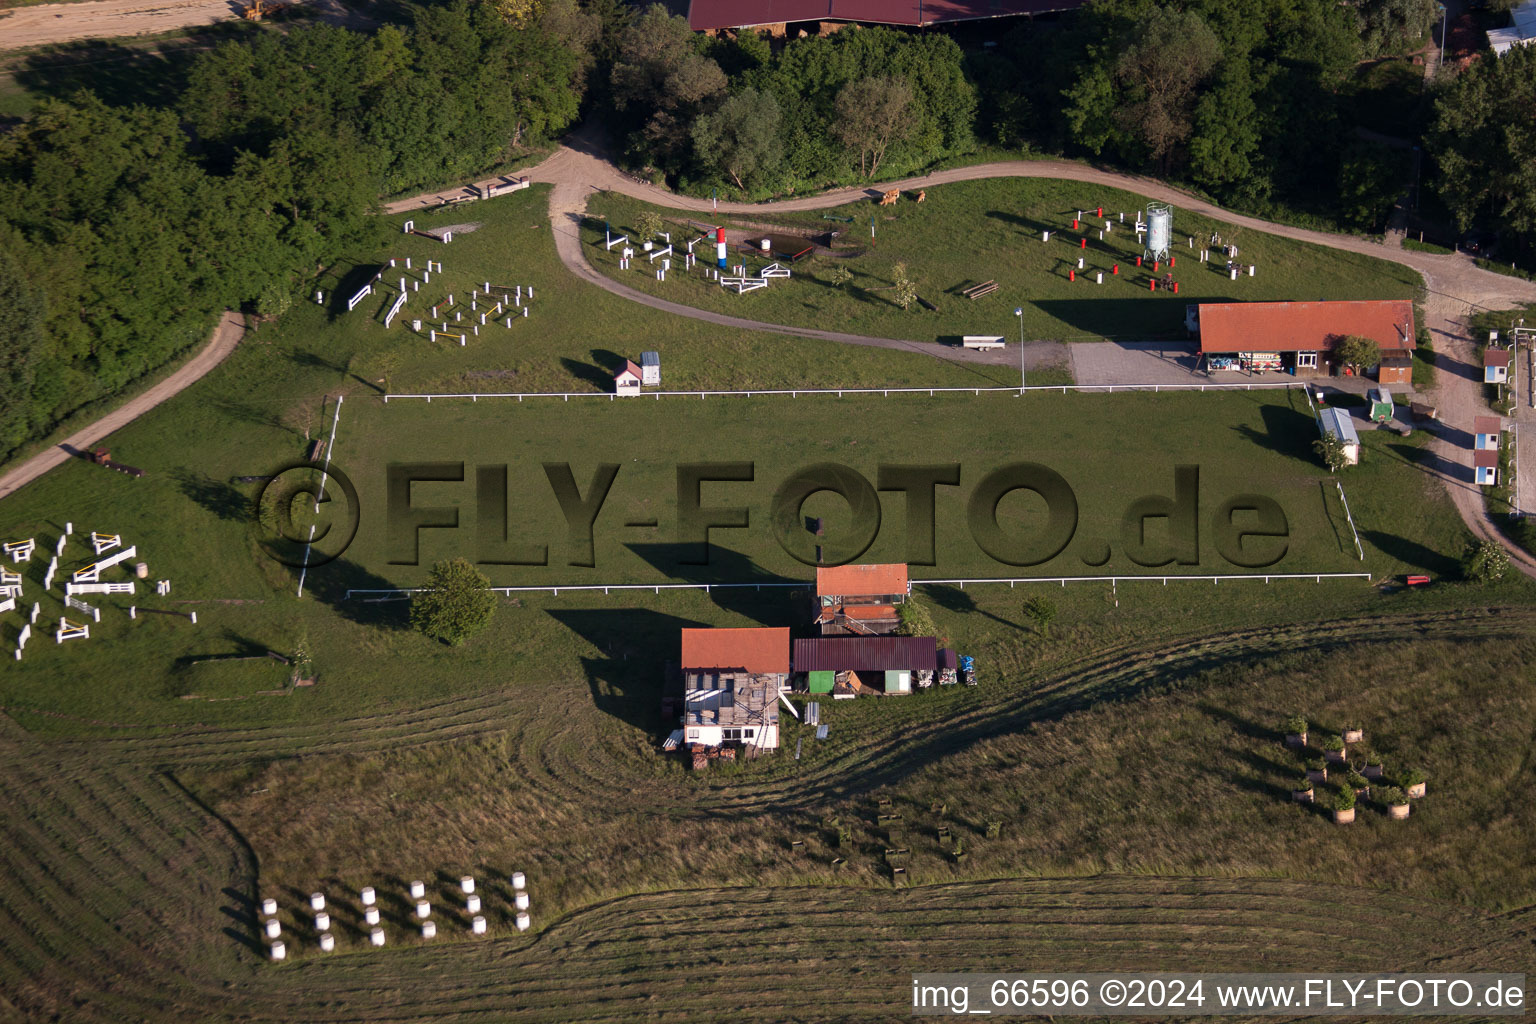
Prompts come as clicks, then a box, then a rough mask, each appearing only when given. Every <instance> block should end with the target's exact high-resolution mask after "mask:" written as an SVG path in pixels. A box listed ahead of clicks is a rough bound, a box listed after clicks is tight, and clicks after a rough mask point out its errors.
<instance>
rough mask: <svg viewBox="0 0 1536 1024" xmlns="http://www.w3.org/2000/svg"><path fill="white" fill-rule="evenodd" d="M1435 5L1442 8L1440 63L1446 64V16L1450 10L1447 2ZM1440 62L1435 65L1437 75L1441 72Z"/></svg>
mask: <svg viewBox="0 0 1536 1024" xmlns="http://www.w3.org/2000/svg"><path fill="white" fill-rule="evenodd" d="M1435 6H1436V7H1438V8H1440V64H1444V63H1445V18H1446V15H1447V14H1448V13H1449V12H1448V11H1447V10H1446V7H1445V4H1436V5H1435ZM1440 64H1436V65H1435V74H1436V75H1438V74H1440Z"/></svg>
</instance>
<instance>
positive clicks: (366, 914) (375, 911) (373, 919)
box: [363, 907, 379, 924]
mask: <svg viewBox="0 0 1536 1024" xmlns="http://www.w3.org/2000/svg"><path fill="white" fill-rule="evenodd" d="M363 920H364V921H366V922H368V923H369V924H378V923H379V908H378V907H369V908H368V909H367V910H365V911H363Z"/></svg>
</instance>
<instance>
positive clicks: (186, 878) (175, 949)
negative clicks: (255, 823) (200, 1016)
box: [0, 759, 250, 1020]
mask: <svg viewBox="0 0 1536 1024" xmlns="http://www.w3.org/2000/svg"><path fill="white" fill-rule="evenodd" d="M4 790H5V806H6V811H5V813H4V816H3V821H4V826H3V839H4V842H3V847H4V848H3V850H0V871H3V872H4V873H5V876H6V878H7V885H6V886H5V887H3V889H4V893H3V897H0V899H3V902H4V907H5V911H6V921H5V924H4V926H3V927H0V947H3V949H4V953H3V955H0V963H3V964H5V965H6V966H5V967H4V968H0V991H3V992H4V994H5V997H6V998H7V999H8V1000H9V1001H11V1002H12V1003H14V1004H16V1005H18V1006H25V1007H29V1008H30V1011H31V1012H34V1013H37V1014H39V1015H43V1016H46V1015H48V1014H49V1013H53V1012H58V1010H59V1009H60V1008H61V1007H68V1013H67V1014H66V1016H67V1017H68V1018H69V1019H91V1018H95V1019H103V1020H138V1019H146V1018H152V1017H153V1016H155V1014H156V1013H158V1012H159V1010H149V1009H146V1008H164V1009H166V1010H175V1011H184V1012H185V1013H187V1014H189V1015H190V1014H195V1013H197V1011H198V1008H199V1007H200V1006H202V1005H204V1004H205V1002H206V1000H207V999H208V998H209V997H210V996H212V995H215V994H217V993H218V992H220V991H222V989H223V985H222V979H221V978H220V977H218V976H217V974H216V973H215V972H213V971H211V970H210V969H209V967H210V965H215V964H216V965H220V967H221V968H227V967H228V966H229V965H232V964H233V963H234V962H235V955H236V952H237V950H239V949H240V948H241V946H240V945H239V944H238V942H235V941H232V938H231V936H230V935H227V934H224V933H223V930H224V929H226V928H233V929H234V934H235V936H237V937H242V938H244V937H247V933H248V931H249V926H248V925H247V924H245V923H244V922H242V921H241V920H240V917H239V916H238V908H237V907H234V908H229V912H225V911H221V905H223V906H225V907H228V905H229V904H230V902H231V900H230V897H229V896H228V895H227V894H226V892H224V891H221V890H227V889H230V887H231V886H233V885H237V884H242V883H245V882H246V881H247V880H248V878H249V876H250V871H249V865H246V866H245V867H244V869H243V870H242V868H241V865H240V863H239V858H240V854H239V851H238V849H237V847H236V844H235V843H234V842H233V841H232V837H230V836H229V833H228V831H227V829H223V828H222V826H219V825H218V824H217V823H216V822H215V821H214V820H213V819H211V818H210V817H209V816H208V815H207V814H206V813H204V812H202V811H201V810H200V809H199V808H197V807H196V805H195V804H194V803H193V802H192V801H190V800H189V799H187V798H186V797H185V796H184V795H182V794H180V793H179V791H177V790H175V788H174V787H173V786H171V785H170V784H168V782H167V780H164V779H157V778H154V777H150V776H142V775H140V776H134V775H121V774H118V773H116V772H115V771H114V770H112V769H108V768H89V769H86V768H83V767H82V766H79V765H69V766H62V765H59V764H57V763H52V764H50V763H48V762H47V761H46V760H42V759H40V760H39V761H38V762H37V763H35V764H34V765H31V766H29V765H26V764H23V763H19V762H17V761H15V760H11V761H10V762H9V763H8V764H7V772H6V778H5V782H4ZM220 833H222V835H223V836H224V842H223V843H220V842H219V841H218V838H217V837H218V835H219V834H220Z"/></svg>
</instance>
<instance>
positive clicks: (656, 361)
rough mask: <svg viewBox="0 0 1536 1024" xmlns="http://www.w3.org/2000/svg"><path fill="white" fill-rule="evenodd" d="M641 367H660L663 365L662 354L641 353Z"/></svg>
mask: <svg viewBox="0 0 1536 1024" xmlns="http://www.w3.org/2000/svg"><path fill="white" fill-rule="evenodd" d="M640 365H641V366H660V365H661V353H660V352H641V353H640Z"/></svg>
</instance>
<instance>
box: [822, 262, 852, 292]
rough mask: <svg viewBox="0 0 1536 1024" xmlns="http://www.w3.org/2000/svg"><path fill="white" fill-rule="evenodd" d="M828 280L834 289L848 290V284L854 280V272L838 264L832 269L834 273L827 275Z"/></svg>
mask: <svg viewBox="0 0 1536 1024" xmlns="http://www.w3.org/2000/svg"><path fill="white" fill-rule="evenodd" d="M827 280H829V281H831V282H832V287H834V288H846V287H848V283H849V282H850V281H852V280H853V271H851V270H849V269H848V268H847V267H845V266H843V265H842V264H838V265H837V266H835V267H833V268H832V273H830V274H828V275H827Z"/></svg>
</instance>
